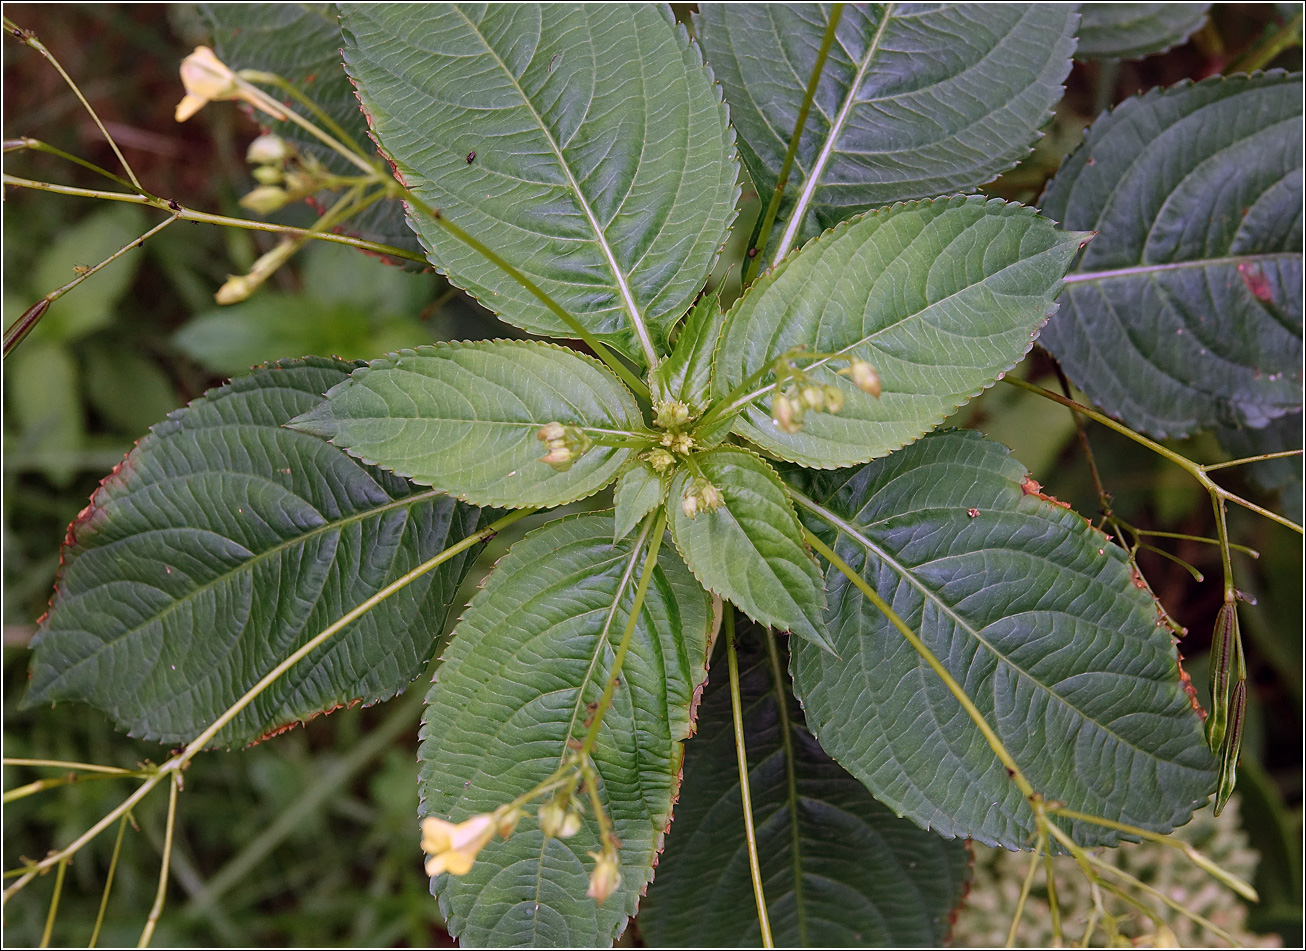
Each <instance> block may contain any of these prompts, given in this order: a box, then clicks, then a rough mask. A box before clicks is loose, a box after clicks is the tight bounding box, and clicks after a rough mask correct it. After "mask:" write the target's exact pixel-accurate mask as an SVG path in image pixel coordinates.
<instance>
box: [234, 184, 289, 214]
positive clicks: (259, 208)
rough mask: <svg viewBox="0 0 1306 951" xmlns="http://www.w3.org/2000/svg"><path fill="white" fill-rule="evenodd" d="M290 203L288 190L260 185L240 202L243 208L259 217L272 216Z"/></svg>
mask: <svg viewBox="0 0 1306 951" xmlns="http://www.w3.org/2000/svg"><path fill="white" fill-rule="evenodd" d="M288 201H290V195H288V194H287V193H286V190H285V189H283V188H279V187H278V186H276V185H260V186H259V187H258V188H256V189H254V190H253V191H252V192H250V193H249V194H248V195H246V196H245V197H244V198H242V199H241V200H240V204H241V206H242V207H245V208H248V209H249V210H250V211H252V212H254V213H255V214H257V215H270V214H271V213H272V212H274V211H276V210H277V209H278V208H281V207H283V206H284V205H285V204H286V203H287V202H288Z"/></svg>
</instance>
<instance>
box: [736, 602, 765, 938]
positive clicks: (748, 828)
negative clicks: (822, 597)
mask: <svg viewBox="0 0 1306 951" xmlns="http://www.w3.org/2000/svg"><path fill="white" fill-rule="evenodd" d="M725 625H726V627H725V631H724V632H723V633H724V634H725V637H726V664H727V666H728V667H729V668H730V715H731V717H732V719H733V720H734V725H735V760H736V761H737V762H738V764H739V798H740V800H741V802H742V804H743V807H744V842H745V843H747V845H748V871H749V873H750V875H751V876H752V879H753V900H754V901H755V902H756V904H757V923H758V925H759V926H760V927H761V929H762V947H764V948H774V947H775V941H774V940H773V939H772V937H771V919H770V918H769V917H768V916H767V913H766V894H765V892H763V891H762V863H761V862H760V861H759V860H758V858H757V830H756V829H754V828H753V794H752V791H751V790H750V789H749V784H748V750H747V748H746V745H745V743H744V710H743V705H742V703H741V702H740V700H739V658H738V657H737V656H736V654H735V612H734V611H733V610H729V611H727V612H726V616H725Z"/></svg>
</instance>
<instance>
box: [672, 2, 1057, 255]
mask: <svg viewBox="0 0 1306 951" xmlns="http://www.w3.org/2000/svg"><path fill="white" fill-rule="evenodd" d="M829 17H830V5H829V4H815V3H802V4H768V5H754V4H726V3H713V4H703V5H702V13H701V14H700V15H699V16H698V17H696V18H695V21H694V22H695V26H696V28H697V30H698V35H699V37H700V39H701V42H702V43H703V50H704V52H705V53H706V55H707V58H708V62H709V63H711V64H712V68H713V69H714V70H715V72H716V75H717V78H718V79H720V80H721V83H722V85H723V86H725V89H726V99H727V101H728V102H729V103H730V119H731V121H732V122H733V123H734V125H735V128H736V129H738V130H739V139H740V143H739V145H740V155H741V157H742V158H743V160H744V165H745V166H746V167H747V169H748V172H749V174H750V175H751V176H752V178H753V181H754V183H755V184H756V185H757V188H758V191H759V193H761V194H762V195H763V196H768V195H770V194H771V192H772V191H774V189H775V184H776V179H777V177H778V176H779V173H780V166H781V163H782V162H783V160H784V155H785V152H786V150H787V149H788V148H789V142H790V139H791V138H792V137H793V133H794V125H795V123H796V121H797V117H798V110H799V107H800V105H801V103H802V101H803V97H804V94H805V92H806V88H807V81H808V77H809V76H810V75H811V71H812V67H813V65H814V64H815V62H816V58H817V54H818V51H819V49H820V47H821V42H822V39H823V37H824V36H825V30H826V26H827V24H828V23H829ZM1077 22H1078V16H1077V12H1076V9H1075V8H1074V7H1073V6H1071V5H1069V4H1046V3H1045V4H1015V3H1011V4H980V3H976V4H964V3H957V4H932V5H931V4H902V5H895V4H878V3H876V4H871V3H868V4H857V5H855V6H854V5H849V6H846V7H845V8H844V11H843V16H842V18H841V19H840V21H839V26H838V28H837V31H836V33H835V42H834V44H833V46H832V47H831V49H830V56H829V59H828V60H827V61H826V64H825V68H824V70H823V72H822V74H821V80H820V84H819V86H818V88H817V92H816V97H815V99H814V100H813V102H812V109H811V112H810V114H809V115H808V117H807V122H806V124H805V126H804V128H803V136H802V139H801V140H800V143H799V148H798V154H797V156H796V158H795V161H794V165H793V171H792V173H791V175H790V178H789V183H788V186H787V189H786V191H787V194H788V197H787V198H786V201H785V204H784V205H782V206H781V213H780V218H779V219H778V222H777V227H776V230H775V231H774V232H773V237H774V238H776V240H774V241H773V242H772V243H771V244H770V245H769V246H768V251H767V254H768V259H770V260H774V259H775V257H776V251H777V249H783V251H784V252H787V251H788V250H790V249H792V248H794V247H797V246H798V245H799V244H801V243H802V241H803V240H805V239H806V238H808V237H811V236H812V235H815V234H819V233H820V232H821V231H822V230H824V229H826V228H830V227H832V226H834V225H835V224H838V223H839V222H840V221H843V220H845V219H847V218H850V217H852V216H853V215H855V214H857V213H859V212H863V211H868V210H870V209H872V208H877V207H879V206H881V205H887V204H890V203H891V202H895V201H903V200H906V199H911V198H929V197H932V196H934V195H941V194H947V193H950V192H958V191H969V190H971V189H973V188H975V187H976V186H977V185H981V184H983V183H984V182H987V181H990V180H991V179H993V178H996V177H997V175H998V174H999V173H1001V172H1002V171H1003V170H1005V169H1008V168H1010V167H1011V166H1012V165H1014V164H1015V163H1016V162H1017V161H1019V160H1020V159H1021V158H1023V157H1024V156H1025V155H1027V154H1028V153H1029V151H1030V148H1031V146H1033V144H1034V140H1035V139H1037V138H1038V135H1039V132H1038V129H1039V126H1041V125H1042V124H1043V123H1044V122H1045V121H1046V120H1047V119H1048V118H1049V117H1050V116H1051V113H1052V107H1053V106H1054V105H1055V104H1056V102H1057V101H1058V100H1059V99H1060V98H1061V92H1062V87H1061V82H1062V80H1064V79H1065V78H1066V75H1067V74H1068V73H1069V72H1070V57H1071V52H1072V51H1073V50H1074V47H1075V42H1074V31H1075V26H1076V24H1077ZM764 200H765V198H764ZM795 209H796V210H795ZM795 218H796V220H795ZM786 222H787V223H788V224H786ZM791 231H793V232H795V233H793V234H792V235H791V234H790V232H791Z"/></svg>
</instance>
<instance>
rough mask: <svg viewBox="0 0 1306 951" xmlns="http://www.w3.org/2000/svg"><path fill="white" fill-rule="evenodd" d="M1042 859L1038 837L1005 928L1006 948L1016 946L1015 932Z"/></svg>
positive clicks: (1040, 839) (1040, 843)
mask: <svg viewBox="0 0 1306 951" xmlns="http://www.w3.org/2000/svg"><path fill="white" fill-rule="evenodd" d="M1042 857H1043V838H1042V836H1040V837H1039V842H1038V845H1037V846H1036V847H1035V848H1034V852H1033V854H1032V855H1030V857H1029V868H1028V869H1026V870H1025V880H1024V881H1023V882H1022V883H1021V885H1020V896H1019V897H1018V898H1017V899H1016V910H1015V912H1014V913H1013V914H1012V916H1011V924H1010V925H1009V926H1008V928H1007V944H1006V947H1008V948H1014V947H1015V946H1016V930H1017V929H1018V928H1019V927H1020V919H1021V918H1023V917H1024V916H1025V905H1026V904H1027V903H1028V902H1029V893H1030V890H1031V889H1032V888H1033V887H1034V874H1035V873H1036V872H1037V871H1038V864H1039V859H1041V858H1042Z"/></svg>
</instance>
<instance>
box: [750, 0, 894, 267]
mask: <svg viewBox="0 0 1306 951" xmlns="http://www.w3.org/2000/svg"><path fill="white" fill-rule="evenodd" d="M895 5H896V4H892V3H889V4H885V7H884V16H883V19H881V20H880V26H879V28H878V29H877V30H876V31H875V36H874V37H872V38H871V42H870V45H869V46H868V47H867V48H866V55H865V56H864V57H862V61H861V63H859V64H858V66H857V73H856V74H855V75H854V76H853V81H852V82H851V83H850V84H849V86H848V95H847V96H845V97H844V101H843V104H842V105H841V106H840V107H839V111H838V113H836V114H835V117H834V121H833V122H831V123H830V131H829V134H828V135H827V136H826V138H825V144H824V145H822V146H821V151H820V153H819V154H818V155H817V156H816V161H815V162H813V163H812V167H811V169H810V170H809V171H808V173H807V177H806V178H805V179H804V180H803V189H802V191H801V192H799V194H798V200H797V201H796V202H795V203H794V207H793V211H791V212H790V214H789V220H788V221H787V222H785V230H784V234H783V235H781V237H780V243H779V245H778V246H777V247H776V253H775V257H774V258H773V259H772V261H771V263H772V266H774V265H776V264H779V263H780V261H781V260H782V259H783V258H784V256H785V255H786V254H788V253H789V249H790V248H791V247H792V246H793V243H794V240H795V238H796V237H797V235H798V229H799V228H801V227H802V223H803V217H804V216H805V215H806V214H807V206H808V205H810V204H811V202H812V196H813V195H815V194H816V189H817V188H818V187H819V185H820V184H821V175H822V174H824V172H825V166H826V165H827V164H828V163H829V161H830V156H831V155H833V154H834V146H835V143H836V142H837V141H838V139H839V136H840V135H841V134H843V127H844V124H845V123H847V121H848V117H849V116H850V115H851V114H852V110H853V106H855V105H856V104H857V90H858V89H860V88H861V85H862V81H863V80H864V79H865V78H866V72H867V70H869V69H870V68H871V61H872V60H873V59H874V58H875V54H876V53H878V52H879V50H880V40H881V39H883V37H884V31H885V30H886V29H888V26H889V20H890V19H891V18H892V17H893V8H894V6H895ZM818 82H819V80H818Z"/></svg>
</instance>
